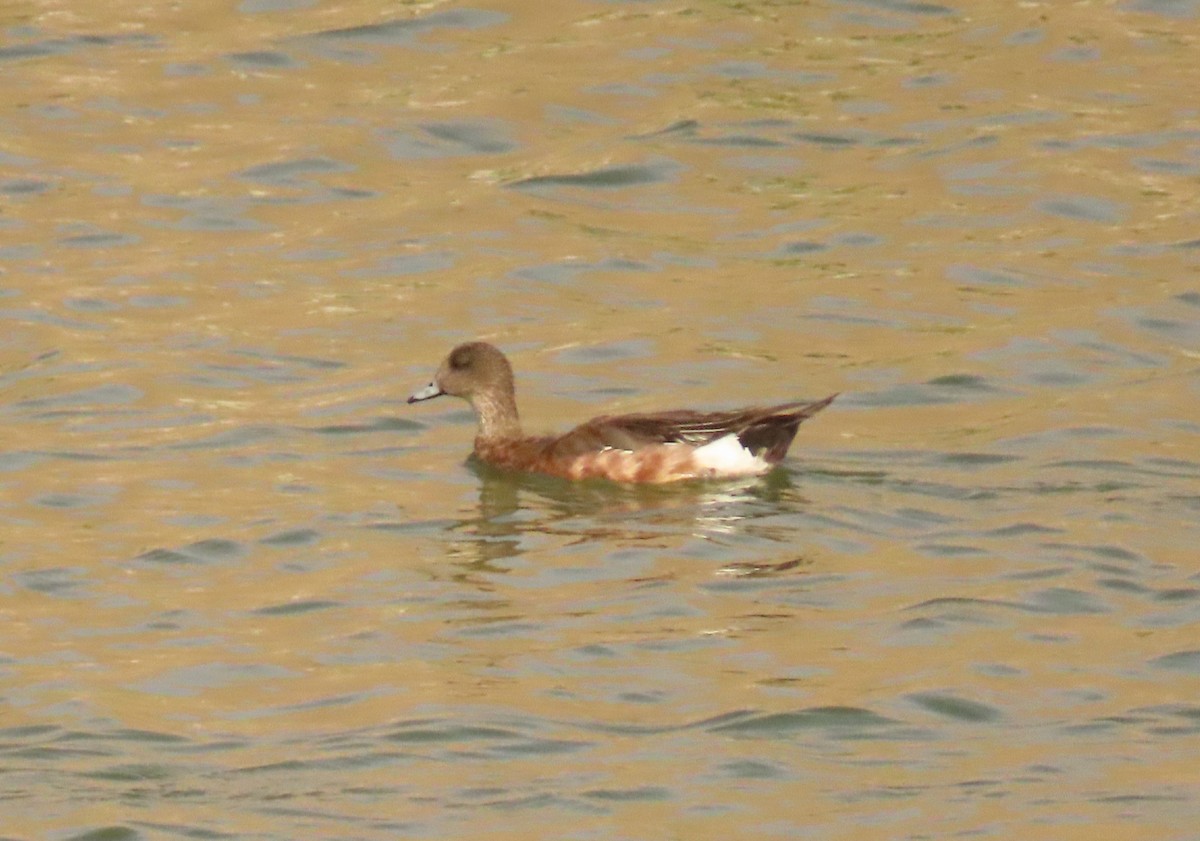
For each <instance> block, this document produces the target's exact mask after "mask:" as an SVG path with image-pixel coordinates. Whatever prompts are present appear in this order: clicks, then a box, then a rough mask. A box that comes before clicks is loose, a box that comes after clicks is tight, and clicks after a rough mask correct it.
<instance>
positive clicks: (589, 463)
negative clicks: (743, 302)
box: [408, 341, 837, 484]
mask: <svg viewBox="0 0 1200 841" xmlns="http://www.w3.org/2000/svg"><path fill="white" fill-rule="evenodd" d="M443 395H450V396H453V397H460V398H462V399H464V400H466V401H467V402H468V403H470V404H471V408H472V409H474V411H475V417H476V420H477V423H478V429H477V434H476V436H475V451H474V452H475V455H476V457H478V458H479V459H480V460H481V461H482V462H484V463H485V464H488V465H491V466H493V467H498V468H501V469H503V470H510V471H516V472H524V473H544V474H549V475H551V476H557V477H559V478H562V479H569V480H585V479H607V480H609V481H612V482H619V483H623V484H633V483H649V484H664V483H668V482H679V481H684V480H688V479H723V478H734V477H746V476H758V475H762V474H764V473H767V472H769V471H770V470H772V469H773V468H775V467H776V466H777V465H778V464H779V463H780V462H782V461H783V459H784V457H785V456H786V455H787V451H788V448H789V447H790V446H791V444H792V440H793V439H794V438H795V437H796V431H797V429H799V427H800V424H801V423H803V422H804V421H805V420H807V419H808V418H811V417H812V416H813V415H815V414H816V413H817V412H819V411H821V410H822V409H824V408H825V407H826V406H828V405H829V404H830V403H832V402H833V400H834V398H836V397H837V394H832V395H830V396H829V397H826V398H825V399H823V400H818V401H816V402H811V403H809V402H792V403H780V404H777V405H772V406H754V407H747V408H742V409H733V410H726V411H709V412H704V411H693V410H690V409H677V410H671V411H665V412H647V413H639V414H623V415H601V416H600V417H596V418H593V419H592V420H589V421H587V422H586V423H583V424H580V425H579V426H577V427H575V428H574V429H571V430H570V431H568V432H565V433H562V434H560V435H542V436H532V435H526V434H525V433H524V432H523V431H522V429H521V421H520V416H519V415H518V413H517V399H516V385H515V380H514V378H513V369H512V365H511V364H510V363H509V361H508V357H506V356H505V355H504V353H503V352H502V351H501V350H500V349H499V348H497V347H496V346H495V345H492V344H489V343H488V342H482V341H473V342H466V343H464V344H460V345H458V346H457V347H455V348H454V349H453V350H451V351H450V353H449V355H448V356H447V357H446V359H445V360H444V361H443V362H442V363H441V365H440V366H439V367H438V369H437V373H436V374H435V375H434V378H433V380H432V381H431V382H430V383H429V384H428V385H426V386H425V387H423V388H420V389H418V390H417V391H416V392H414V393H413V394H412V396H410V397H409V398H408V403H409V404H412V403H419V402H422V401H426V400H432V399H434V398H435V397H442V396H443Z"/></svg>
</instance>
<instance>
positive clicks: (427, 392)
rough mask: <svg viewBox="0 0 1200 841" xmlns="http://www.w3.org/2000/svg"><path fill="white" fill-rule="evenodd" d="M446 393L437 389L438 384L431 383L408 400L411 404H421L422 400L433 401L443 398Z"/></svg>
mask: <svg viewBox="0 0 1200 841" xmlns="http://www.w3.org/2000/svg"><path fill="white" fill-rule="evenodd" d="M445 393H446V392H444V391H442V390H441V389H440V388H438V387H437V383H430V384H429V385H427V386H425V387H424V388H422V389H418V390H417V391H414V392H413V393H412V396H411V397H409V398H408V402H409V403H420V402H421V401H422V400H432V399H433V398H435V397H441V396H442V395H443V394H445Z"/></svg>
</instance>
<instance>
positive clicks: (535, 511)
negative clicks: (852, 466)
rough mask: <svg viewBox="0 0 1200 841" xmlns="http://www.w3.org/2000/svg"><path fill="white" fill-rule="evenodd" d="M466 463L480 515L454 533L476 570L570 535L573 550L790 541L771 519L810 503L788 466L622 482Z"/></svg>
mask: <svg viewBox="0 0 1200 841" xmlns="http://www.w3.org/2000/svg"><path fill="white" fill-rule="evenodd" d="M467 464H468V466H469V468H470V469H471V471H472V472H473V473H475V475H476V476H477V477H478V478H479V483H480V484H479V503H478V508H477V514H476V515H475V516H471V517H467V518H464V519H462V520H460V521H458V522H457V523H456V524H455V525H454V526H453V527H452V529H453V530H454V531H455V532H457V533H459V534H460V535H461V536H462V537H463V538H464V543H463V544H460V545H459V546H458V547H456V548H457V549H458V551H459V552H460V553H461V554H462V555H465V556H467V557H468V558H469V559H470V560H469V563H470V564H471V566H472V567H474V568H475V569H477V570H481V567H489V566H491V567H492V568H493V570H494V569H495V566H493V565H496V564H497V563H498V562H500V561H503V560H504V559H507V558H514V557H517V556H519V555H521V554H522V553H523V552H524V551H525V550H526V548H528V538H529V537H530V536H534V535H541V536H545V535H557V536H559V537H560V538H561V537H567V538H568V541H567V544H566V545H568V546H570V545H576V544H579V543H586V542H591V541H606V542H610V543H613V544H621V543H625V544H629V543H637V544H639V545H651V546H661V547H663V548H667V547H668V546H669V545H671V544H672V543H673V542H676V541H677V540H678V538H679V537H680V536H681V535H682V536H685V537H690V538H700V539H706V540H713V541H725V540H736V539H737V538H738V536H739V535H745V536H753V537H756V538H765V539H769V540H778V541H786V540H788V539H789V535H792V536H794V525H792V526H785V525H782V524H772V522H771V520H772V518H773V517H775V516H776V515H779V514H780V513H785V512H786V511H788V510H794V508H795V506H797V505H803V504H805V502H806V500H804V498H803V497H801V496H800V495H799V493H798V492H797V491H796V488H795V483H794V482H793V478H792V476H791V474H790V473H789V472H788V471H787V470H783V469H780V470H775V471H773V472H771V473H770V474H768V475H767V476H765V477H753V478H748V479H745V480H741V481H721V482H688V483H675V484H670V485H620V484H616V483H613V482H607V481H600V480H597V481H583V482H571V481H566V480H563V479H557V478H554V477H550V476H543V475H539V474H526V473H512V472H510V471H504V470H499V469H497V468H494V467H491V466H489V465H487V464H484V463H483V462H481V461H480V460H478V459H476V458H474V457H472V458H471V459H469V460H468V462H467ZM499 566H503V564H499ZM481 571H482V570H481Z"/></svg>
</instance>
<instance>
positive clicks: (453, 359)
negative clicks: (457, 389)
mask: <svg viewBox="0 0 1200 841" xmlns="http://www.w3.org/2000/svg"><path fill="white" fill-rule="evenodd" d="M470 366H471V352H470V351H469V350H466V349H461V350H456V351H455V352H454V353H452V354H450V367H451V368H453V369H454V370H456V371H461V370H462V369H463V368H469V367H470Z"/></svg>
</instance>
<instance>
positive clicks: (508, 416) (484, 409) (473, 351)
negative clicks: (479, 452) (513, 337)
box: [408, 342, 520, 437]
mask: <svg viewBox="0 0 1200 841" xmlns="http://www.w3.org/2000/svg"><path fill="white" fill-rule="evenodd" d="M443 394H449V395H451V396H453V397H461V398H463V399H464V400H467V401H468V402H470V404H471V406H472V407H474V409H475V413H476V415H478V417H479V434H480V435H482V436H484V437H495V436H507V435H518V434H520V422H519V420H518V418H517V403H516V393H515V386H514V384H513V372H512V366H511V365H510V364H509V363H508V358H507V357H505V355H504V354H503V353H501V352H500V349H499V348H497V347H496V346H495V345H490V344H488V343H487V342H466V343H465V344H461V345H459V346H458V347H456V348H454V350H452V351H450V355H449V356H447V357H446V359H445V360H444V361H443V362H442V364H441V366H440V367H439V368H438V370H437V374H435V375H434V377H433V382H431V383H430V384H429V385H427V386H425V387H424V388H422V389H420V390H418V391H417V392H415V393H414V394H413V395H412V396H411V397H409V398H408V402H409V403H416V402H417V401H419V400H431V399H433V398H434V397H441V396H442V395H443Z"/></svg>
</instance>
